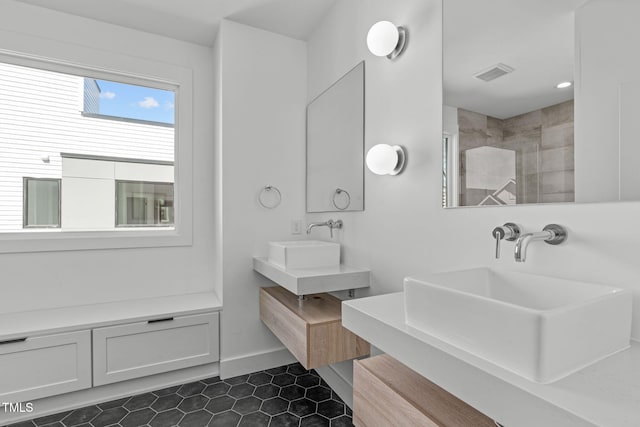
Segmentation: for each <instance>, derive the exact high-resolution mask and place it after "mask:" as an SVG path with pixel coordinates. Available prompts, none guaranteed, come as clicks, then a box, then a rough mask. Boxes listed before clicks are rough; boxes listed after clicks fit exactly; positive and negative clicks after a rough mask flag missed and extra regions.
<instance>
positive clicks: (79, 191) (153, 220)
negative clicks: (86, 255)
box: [0, 63, 175, 232]
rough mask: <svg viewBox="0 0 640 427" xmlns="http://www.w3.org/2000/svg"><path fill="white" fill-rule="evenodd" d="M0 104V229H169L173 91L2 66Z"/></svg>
mask: <svg viewBox="0 0 640 427" xmlns="http://www.w3.org/2000/svg"><path fill="white" fill-rule="evenodd" d="M0 94H2V102H1V103H0V122H1V123H3V126H2V127H0V182H2V183H3V186H0V205H2V206H3V207H4V209H2V211H1V212H0V229H2V230H7V231H20V230H23V229H24V228H40V229H41V230H40V231H41V232H46V231H57V232H65V231H98V230H101V231H104V230H115V229H116V227H117V228H119V229H122V228H126V227H136V228H139V227H141V226H149V227H152V228H157V226H165V227H169V226H173V225H174V222H175V221H174V217H175V212H174V210H173V181H174V166H173V164H174V153H175V129H174V122H175V120H174V118H175V112H174V108H175V106H174V102H175V88H174V89H167V88H165V87H151V85H150V84H145V85H142V84H130V83H121V82H118V81H115V80H106V79H97V78H94V77H93V76H87V75H76V74H69V73H61V72H57V71H50V70H46V69H39V68H32V67H26V66H22V65H15V64H9V63H0ZM31 174H33V175H35V176H46V177H47V178H51V179H46V180H45V179H42V180H41V179H35V178H29V179H26V180H25V181H24V197H23V198H22V200H21V199H20V198H19V197H16V194H15V193H16V190H19V187H20V185H21V182H20V180H21V179H22V177H23V176H25V175H27V176H29V175H31ZM33 175H32V176H33ZM159 178H160V179H159ZM118 181H139V182H140V183H137V184H136V183H128V184H126V183H119V182H118ZM157 181H161V182H163V183H164V184H153V183H154V182H157ZM116 182H118V184H116ZM5 183H6V185H4V184H5ZM116 186H117V187H118V189H117V191H116V190H115V188H116ZM125 193H126V194H128V195H127V196H124V194H125ZM116 194H117V195H118V196H120V197H118V208H117V209H114V208H113V206H114V203H115V197H114V195H116ZM121 209H128V211H126V212H120V210H121ZM116 217H117V219H116ZM52 229H56V230H52Z"/></svg>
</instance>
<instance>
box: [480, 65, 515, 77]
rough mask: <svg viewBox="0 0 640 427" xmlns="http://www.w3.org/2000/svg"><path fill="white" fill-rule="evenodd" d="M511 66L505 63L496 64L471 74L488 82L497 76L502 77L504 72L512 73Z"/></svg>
mask: <svg viewBox="0 0 640 427" xmlns="http://www.w3.org/2000/svg"><path fill="white" fill-rule="evenodd" d="M512 72H513V68H512V67H509V66H508V65H505V64H502V63H501V64H496V65H494V66H493V67H489V68H487V69H486V70H482V71H480V72H479V73H476V74H474V75H473V77H475V78H476V79H480V80H482V81H485V82H490V81H491V80H495V79H497V78H498V77H502V76H504V75H506V74H509V73H512Z"/></svg>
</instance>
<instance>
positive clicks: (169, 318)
mask: <svg viewBox="0 0 640 427" xmlns="http://www.w3.org/2000/svg"><path fill="white" fill-rule="evenodd" d="M172 320H173V317H165V318H164V319H154V320H148V321H147V323H148V324H152V323H159V322H170V321H172Z"/></svg>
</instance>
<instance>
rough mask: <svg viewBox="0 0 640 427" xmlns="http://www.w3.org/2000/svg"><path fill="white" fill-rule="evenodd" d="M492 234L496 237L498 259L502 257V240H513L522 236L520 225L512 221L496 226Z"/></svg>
mask: <svg viewBox="0 0 640 427" xmlns="http://www.w3.org/2000/svg"><path fill="white" fill-rule="evenodd" d="M491 235H492V236H493V238H494V239H496V259H498V258H500V240H507V241H509V242H513V241H514V240H516V239H517V238H518V237H520V227H518V226H517V225H516V224H514V223H512V222H507V223H506V224H505V225H503V226H502V227H496V228H494V229H493V231H492V232H491Z"/></svg>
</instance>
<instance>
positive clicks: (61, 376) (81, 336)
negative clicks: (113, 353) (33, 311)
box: [0, 330, 91, 402]
mask: <svg viewBox="0 0 640 427" xmlns="http://www.w3.org/2000/svg"><path fill="white" fill-rule="evenodd" d="M89 387H91V333H90V331H88V330H87V331H79V332H70V333H65V334H57V335H45V336H40V337H32V338H31V337H29V338H27V339H25V340H17V341H14V342H6V343H4V344H0V402H26V401H31V400H35V399H40V398H43V397H48V396H53V395H55V394H62V393H68V392H71V391H76V390H82V389H85V388H89Z"/></svg>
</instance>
